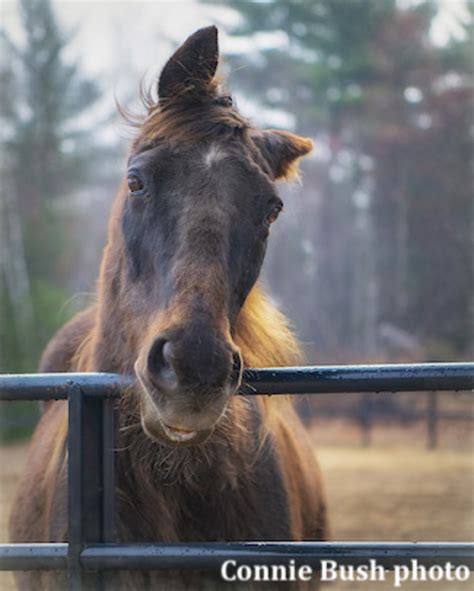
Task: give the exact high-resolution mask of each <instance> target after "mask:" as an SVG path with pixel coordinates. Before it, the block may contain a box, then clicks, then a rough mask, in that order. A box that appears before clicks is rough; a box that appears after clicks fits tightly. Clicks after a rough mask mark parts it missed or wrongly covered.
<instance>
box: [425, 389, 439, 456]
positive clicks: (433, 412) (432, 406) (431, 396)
mask: <svg viewBox="0 0 474 591" xmlns="http://www.w3.org/2000/svg"><path fill="white" fill-rule="evenodd" d="M426 423H427V425H426V426H427V447H428V449H436V448H437V447H438V392H428V409H427V415H426Z"/></svg>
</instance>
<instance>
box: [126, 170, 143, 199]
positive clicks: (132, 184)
mask: <svg viewBox="0 0 474 591" xmlns="http://www.w3.org/2000/svg"><path fill="white" fill-rule="evenodd" d="M127 181H128V190H129V192H130V195H140V194H141V193H143V190H144V188H145V183H144V182H143V181H142V179H141V178H140V177H138V176H137V175H136V174H130V175H129V176H128V178H127Z"/></svg>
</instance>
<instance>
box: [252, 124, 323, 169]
mask: <svg viewBox="0 0 474 591" xmlns="http://www.w3.org/2000/svg"><path fill="white" fill-rule="evenodd" d="M254 141H255V143H256V144H257V146H258V147H259V148H260V151H261V152H262V155H263V157H264V158H265V160H266V161H267V163H268V165H269V166H270V169H271V171H272V173H273V177H274V178H275V179H281V178H284V179H291V178H292V177H294V176H298V161H299V159H300V158H303V156H306V155H307V154H309V153H310V152H311V150H312V149H313V148H314V144H313V141H312V140H310V139H309V138H305V137H301V136H299V135H296V134H294V133H290V132H289V131H279V130H276V129H269V130H265V131H263V132H261V133H259V134H258V135H256V136H255V137H254Z"/></svg>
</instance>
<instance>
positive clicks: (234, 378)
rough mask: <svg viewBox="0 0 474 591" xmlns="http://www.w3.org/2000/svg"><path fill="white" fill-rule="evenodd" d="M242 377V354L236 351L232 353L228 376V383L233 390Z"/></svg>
mask: <svg viewBox="0 0 474 591" xmlns="http://www.w3.org/2000/svg"><path fill="white" fill-rule="evenodd" d="M241 378H242V356H241V355H240V353H239V352H238V351H236V352H235V353H233V355H232V373H231V376H230V380H231V381H230V384H231V386H232V388H233V389H234V390H236V389H237V387H238V386H239V384H240V380H241Z"/></svg>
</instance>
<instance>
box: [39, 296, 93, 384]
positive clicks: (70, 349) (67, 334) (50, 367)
mask: <svg viewBox="0 0 474 591" xmlns="http://www.w3.org/2000/svg"><path fill="white" fill-rule="evenodd" d="M95 314H96V306H95V305H94V304H93V305H91V306H89V307H88V308H86V309H85V310H82V311H81V312H78V313H77V314H76V315H75V316H73V318H71V320H69V322H66V324H64V325H63V326H62V327H61V328H60V329H59V330H58V331H57V333H56V334H55V335H54V336H53V338H52V339H51V340H50V341H49V343H48V345H47V346H46V349H45V350H44V352H43V354H42V356H41V360H40V364H39V371H40V372H43V373H46V372H62V371H73V370H74V367H73V362H74V357H75V355H76V353H77V351H78V349H79V347H80V346H81V344H82V343H83V341H84V339H85V338H86V337H87V335H88V334H89V333H90V331H91V330H92V328H93V326H94V321H95Z"/></svg>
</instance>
